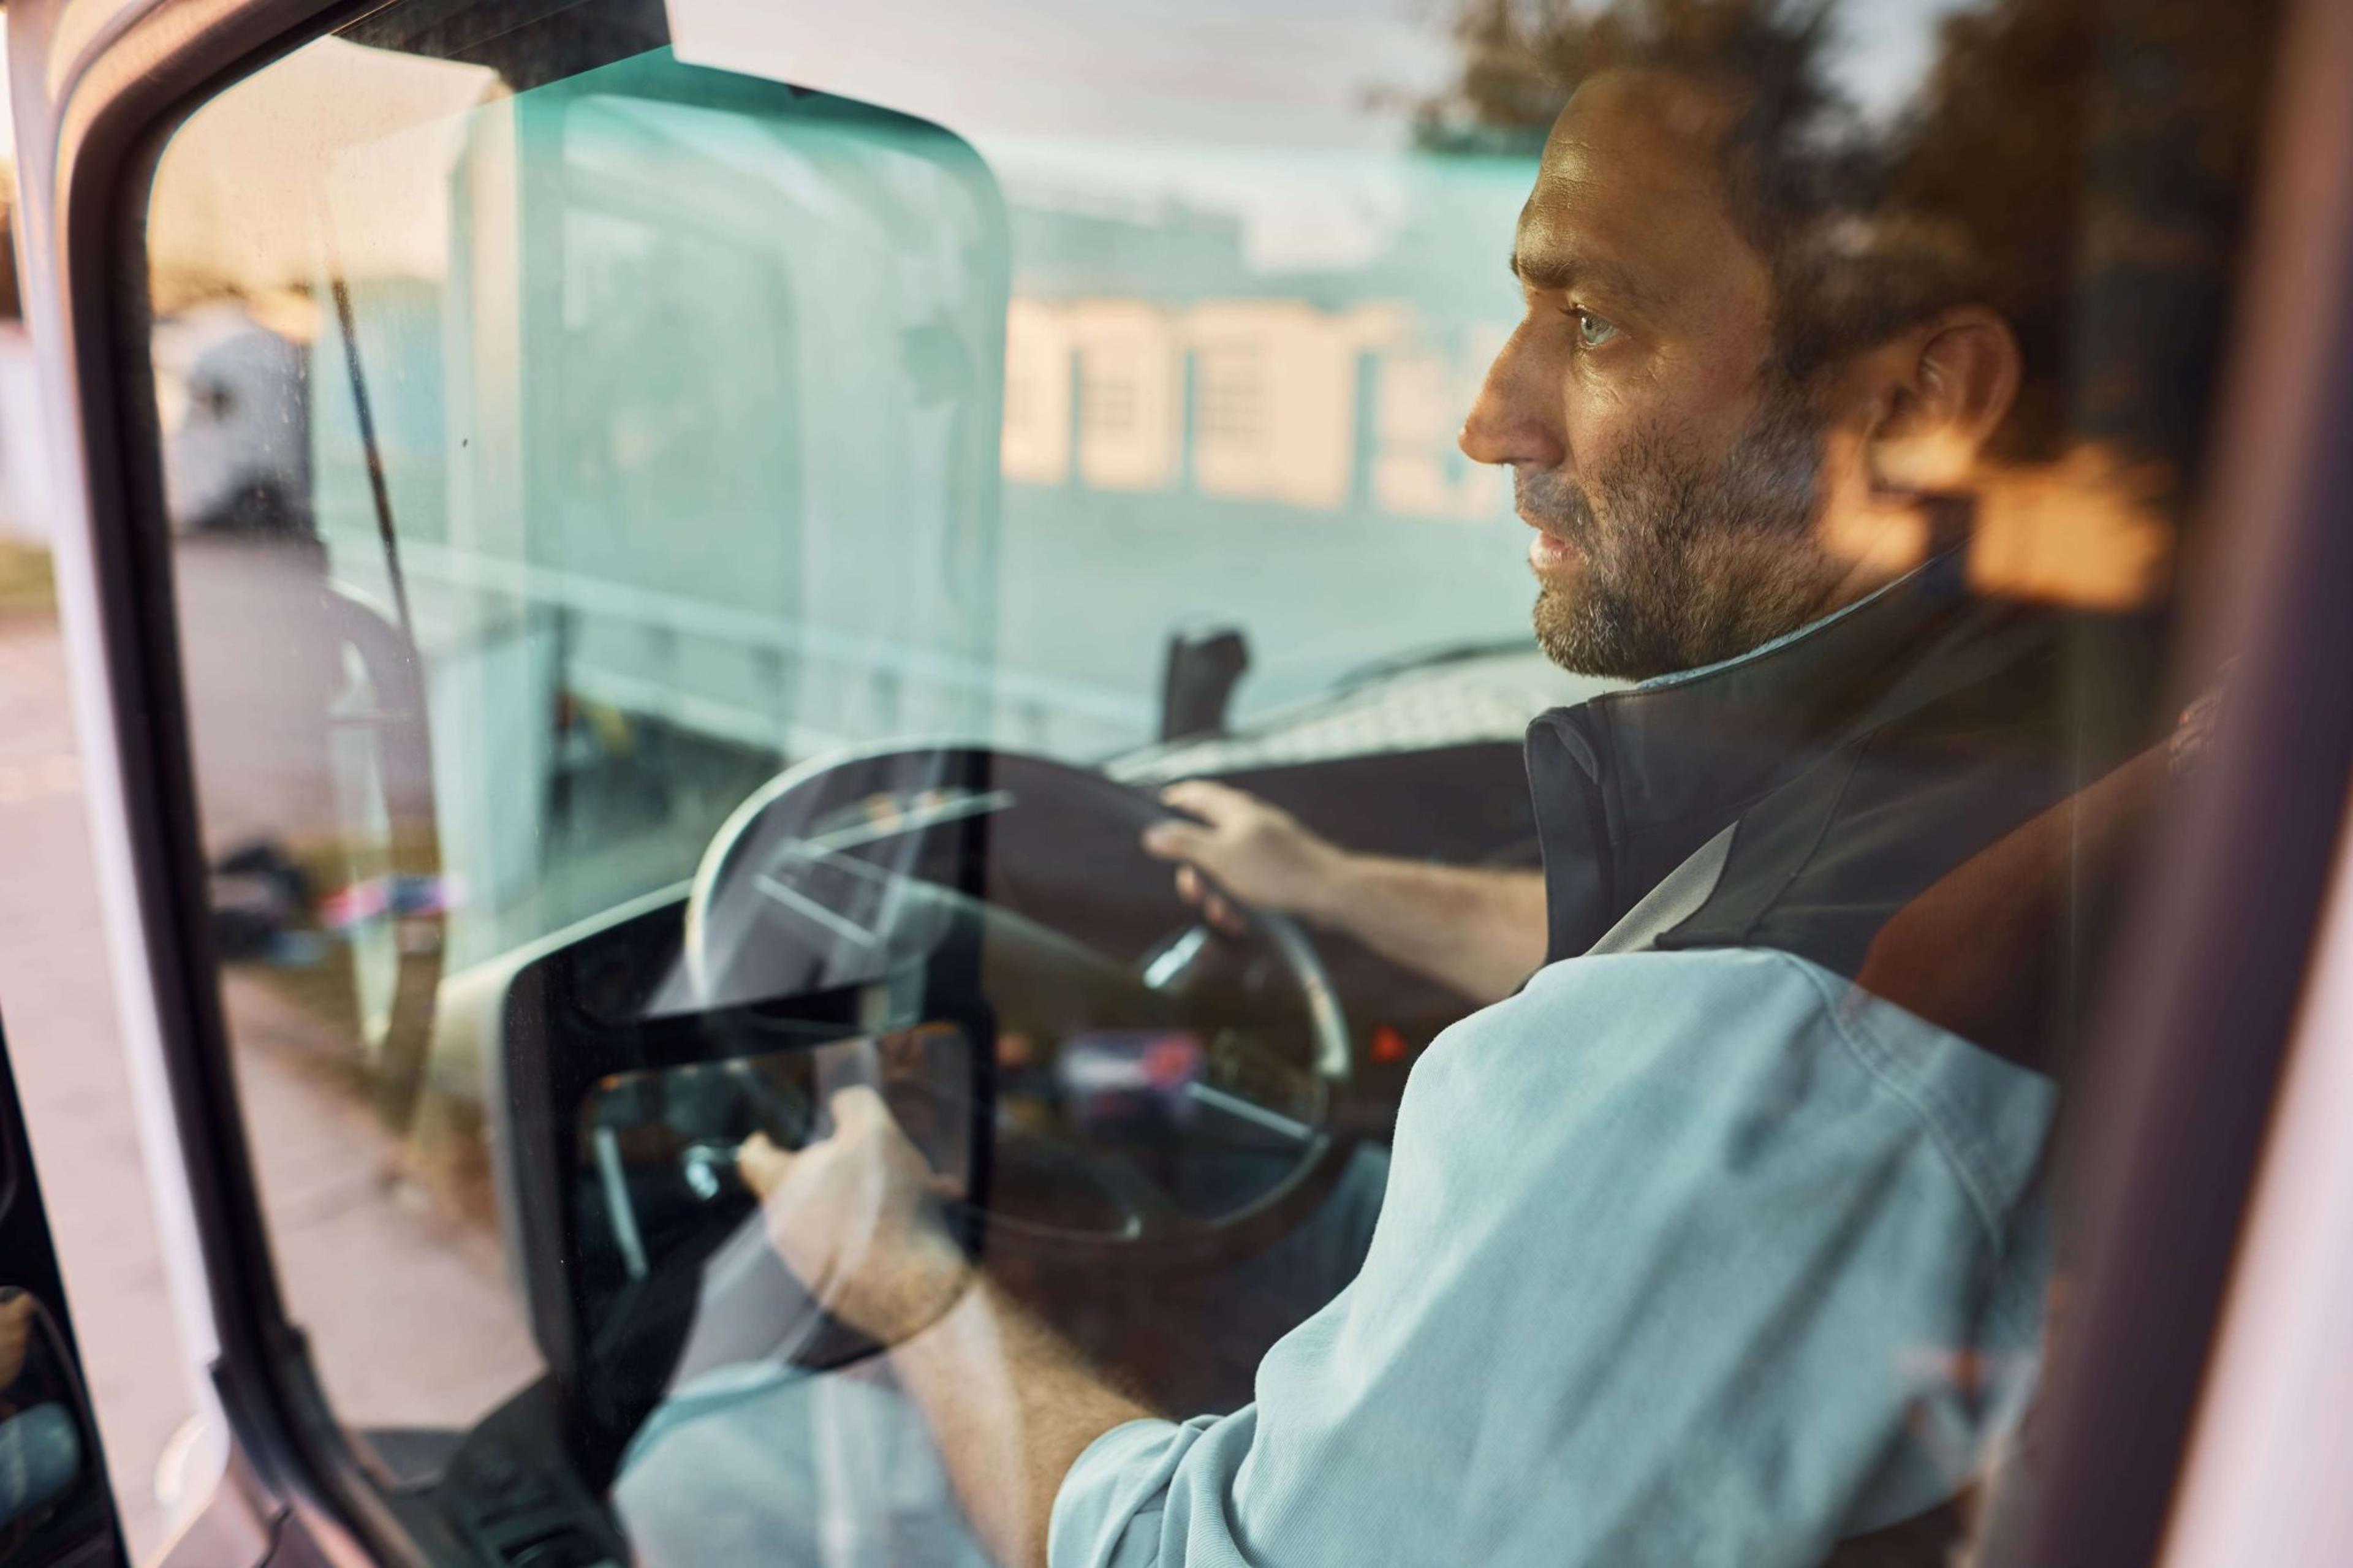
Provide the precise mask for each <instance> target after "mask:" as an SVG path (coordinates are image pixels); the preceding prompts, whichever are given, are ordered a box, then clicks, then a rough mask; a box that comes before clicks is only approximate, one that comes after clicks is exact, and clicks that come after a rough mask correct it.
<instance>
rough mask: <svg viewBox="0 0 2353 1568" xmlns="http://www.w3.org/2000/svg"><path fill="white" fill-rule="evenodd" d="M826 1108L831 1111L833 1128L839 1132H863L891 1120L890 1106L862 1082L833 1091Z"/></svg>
mask: <svg viewBox="0 0 2353 1568" xmlns="http://www.w3.org/2000/svg"><path fill="white" fill-rule="evenodd" d="M825 1103H826V1108H827V1109H828V1110H831V1111H832V1112H833V1129H834V1131H836V1132H837V1133H840V1132H863V1131H867V1130H869V1129H870V1128H873V1127H876V1126H879V1125H882V1124H885V1123H888V1122H889V1121H890V1120H891V1108H890V1107H889V1106H887V1105H885V1104H883V1103H882V1097H881V1095H879V1094H877V1093H875V1092H874V1090H873V1089H870V1088H868V1087H867V1086H866V1085H865V1084H862V1083H853V1084H851V1085H849V1087H848V1088H845V1089H835V1090H834V1091H833V1098H832V1099H830V1100H827V1101H826V1102H825Z"/></svg>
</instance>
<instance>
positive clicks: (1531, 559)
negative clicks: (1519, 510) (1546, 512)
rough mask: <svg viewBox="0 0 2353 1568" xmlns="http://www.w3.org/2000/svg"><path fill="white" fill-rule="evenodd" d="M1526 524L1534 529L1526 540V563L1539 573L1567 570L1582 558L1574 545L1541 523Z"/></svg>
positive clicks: (1548, 573)
mask: <svg viewBox="0 0 2353 1568" xmlns="http://www.w3.org/2000/svg"><path fill="white" fill-rule="evenodd" d="M1522 521H1525V519H1523V520H1522ZM1528 526H1529V527H1530V528H1533V529H1535V535H1536V536H1535V538H1534V539H1532V540H1530V541H1528V564H1529V565H1530V566H1531V567H1534V568H1535V570H1536V571H1537V572H1538V573H1539V574H1545V575H1550V574H1554V573H1557V572H1566V571H1569V570H1572V569H1573V568H1575V567H1576V566H1577V563H1579V562H1581V561H1582V560H1583V559H1584V555H1583V552H1580V551H1579V550H1578V549H1577V546H1576V545H1574V544H1571V543H1570V542H1568V541H1567V540H1566V539H1563V538H1562V537H1561V536H1560V535H1558V534H1556V533H1555V532H1553V531H1551V530H1550V529H1548V528H1546V527H1545V526H1544V525H1543V524H1542V523H1537V522H1531V523H1529V524H1528Z"/></svg>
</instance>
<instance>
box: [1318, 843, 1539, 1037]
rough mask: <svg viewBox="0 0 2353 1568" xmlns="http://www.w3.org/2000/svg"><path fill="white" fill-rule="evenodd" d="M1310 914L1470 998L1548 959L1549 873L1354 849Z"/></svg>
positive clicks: (1489, 996) (1500, 991) (1487, 996)
mask: <svg viewBox="0 0 2353 1568" xmlns="http://www.w3.org/2000/svg"><path fill="white" fill-rule="evenodd" d="M1344 867H1345V868H1344V870H1343V872H1342V874H1341V875H1340V876H1338V877H1336V878H1335V879H1332V882H1331V885H1330V888H1329V890H1328V892H1327V894H1326V895H1325V896H1324V897H1323V898H1321V899H1319V900H1317V905H1316V907H1315V908H1314V909H1312V910H1303V911H1302V912H1303V913H1304V914H1306V915H1307V916H1308V917H1309V918H1310V919H1311V920H1314V921H1317V922H1318V923H1320V924H1323V925H1328V926H1333V927H1335V928H1336V929H1338V930H1341V931H1346V932H1347V933H1348V934H1349V935H1351V936H1353V937H1355V938H1356V940H1357V941H1359V942H1363V943H1364V944H1365V945H1366V946H1367V947H1369V948H1371V949H1372V950H1373V951H1374V952H1377V953H1379V954H1381V955H1382V956H1383V957H1384V958H1388V959H1390V960H1392V961H1394V962H1396V963H1401V964H1403V965H1405V966H1406V967H1407V968H1409V969H1412V970H1415V971H1417V972H1419V973H1422V974H1426V975H1428V976H1430V978H1431V979H1433V980H1435V981H1437V982H1438V983H1439V984H1441V985H1445V986H1448V987H1451V989H1453V990H1455V991H1459V992H1461V994H1463V995H1465V996H1468V997H1470V998H1471V999H1472V1001H1474V1002H1481V1003H1485V1002H1498V1001H1501V1000H1502V999H1503V998H1504V997H1506V996H1508V995H1510V994H1512V992H1513V991H1514V989H1516V988H1517V987H1518V985H1519V984H1520V982H1522V981H1523V980H1525V979H1526V978H1527V977H1528V975H1529V974H1530V973H1533V972H1534V971H1535V968H1536V966H1537V965H1538V964H1540V963H1543V962H1544V953H1545V890H1544V877H1543V875H1542V874H1541V873H1539V872H1535V871H1486V870H1478V869H1473V868H1469V867H1461V866H1434V865H1431V864H1430V863H1429V862H1427V861H1422V860H1403V859H1396V858H1390V857H1388V856H1382V855H1351V856H1349V857H1347V858H1346V860H1345V862H1344Z"/></svg>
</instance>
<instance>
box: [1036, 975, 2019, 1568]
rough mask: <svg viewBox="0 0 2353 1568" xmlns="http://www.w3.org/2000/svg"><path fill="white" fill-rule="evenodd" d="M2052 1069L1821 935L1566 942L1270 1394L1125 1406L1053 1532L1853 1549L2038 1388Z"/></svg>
mask: <svg viewBox="0 0 2353 1568" xmlns="http://www.w3.org/2000/svg"><path fill="white" fill-rule="evenodd" d="M2053 1100H2054V1097H2053V1093H2052V1087H2051V1085H2050V1084H2049V1083H2048V1081H2047V1080H2045V1079H2041V1078H2039V1077H2037V1076H2035V1075H2033V1074H2031V1073H2029V1072H2026V1071H2024V1070H2022V1069H2021V1068H2016V1067H2014V1066H2011V1065H2010V1064H2008V1063H2005V1062H2003V1061H2001V1060H2000V1059H1999V1058H1994V1057H1992V1056H1990V1055H1989V1054H1987V1053H1985V1052H1982V1051H1979V1050H1978V1049H1977V1048H1976V1047H1972V1046H1969V1045H1968V1043H1966V1042H1964V1041H1962V1040H1959V1039H1957V1038H1956V1037H1953V1036H1950V1035H1947V1034H1945V1033H1944V1032H1942V1031H1940V1030H1938V1029H1936V1028H1935V1027H1934V1026H1930V1025H1928V1024H1926V1023H1924V1022H1922V1021H1921V1020H1919V1019H1917V1018H1915V1017H1913V1016H1911V1015H1909V1014H1906V1013H1904V1012H1903V1011H1901V1010H1900V1009H1898V1008H1895V1007H1894V1006H1892V1005H1889V1004H1886V1003H1884V1002H1881V1001H1877V1000H1876V999H1873V998H1870V997H1867V996H1863V995H1861V994H1857V993H1855V992H1853V991H1852V988H1851V987H1850V986H1848V985H1847V984H1846V983H1845V982H1844V981H1842V980H1841V979H1839V978H1838V977H1836V976H1834V975H1831V974H1830V973H1827V972H1825V971H1823V970H1820V969H1819V968H1818V967H1816V966H1814V965H1811V964H1809V963H1805V962H1804V961H1802V960H1799V959H1796V958H1793V957H1790V956H1788V955H1787V954H1782V953H1775V952H1756V951H1747V950H1738V951H1725V952H1676V953H1660V952H1642V953H1630V954H1625V955H1617V956H1609V957H1594V958H1580V959H1576V960H1571V961H1568V962H1567V963H1558V964H1555V965H1552V966H1551V967H1549V968H1547V969H1546V970H1545V971H1543V972H1542V973H1539V974H1538V975H1537V977H1536V978H1535V981H1533V982H1531V983H1530V984H1529V986H1528V987H1527V988H1526V989H1525V990H1524V991H1523V992H1522V993H1521V994H1519V995H1518V996H1516V997H1514V998H1513V999H1512V1000H1510V1001H1508V1002H1505V1003H1503V1004H1500V1005H1497V1006H1495V1007H1492V1008H1489V1009H1487V1010H1485V1011H1484V1012H1482V1013H1480V1014H1477V1015H1475V1016H1472V1017H1471V1018H1468V1019H1465V1020H1464V1021H1463V1022H1462V1023H1461V1024H1459V1025H1457V1026H1455V1027H1454V1028H1453V1029H1451V1030H1449V1031H1448V1032H1447V1034H1446V1035H1444V1036H1442V1037H1440V1040H1439V1041H1438V1042H1437V1043H1436V1044H1435V1045H1434V1046H1433V1047H1431V1049H1430V1052H1429V1053H1428V1054H1427V1055H1425V1057H1424V1058H1423V1059H1422V1061H1421V1062H1420V1063H1419V1065H1418V1066H1417V1067H1416V1068H1415V1071H1414V1075H1413V1078H1412V1079H1411V1081H1410V1083H1409V1086H1408V1089H1407V1092H1406V1096H1405V1100H1404V1103H1403V1105H1402V1106H1401V1108H1400V1111H1399V1116H1398V1129H1397V1136H1396V1142H1395V1147H1394V1151H1393V1164H1392V1167H1391V1173H1390V1180H1389V1188H1388V1200H1387V1203H1386V1205H1385V1206H1384V1208H1383V1211H1382V1214H1381V1217H1380V1221H1379V1225H1378V1226H1377V1229H1376V1231H1375V1234H1374V1237H1373V1243H1372V1248H1371V1252H1370V1254H1369V1255H1368V1257H1367V1258H1366V1264H1365V1267H1364V1269H1363V1272H1362V1273H1361V1274H1360V1275H1359V1276H1358V1278H1357V1279H1356V1281H1355V1282H1354V1283H1353V1284H1351V1285H1350V1286H1349V1287H1348V1289H1345V1290H1344V1291H1343V1292H1342V1293H1341V1294H1340V1295H1339V1296H1338V1297H1337V1298H1336V1299H1335V1300H1333V1301H1332V1302H1331V1303H1330V1304H1329V1305H1328V1306H1326V1307H1325V1308H1324V1310H1322V1311H1321V1312H1319V1313H1318V1314H1317V1315H1316V1316H1315V1317H1314V1318H1313V1319H1311V1320H1310V1321H1307V1322H1306V1323H1304V1324H1303V1325H1301V1327H1300V1328H1299V1329H1298V1330H1296V1331H1293V1333H1292V1334H1290V1335H1289V1336H1287V1337H1286V1338H1285V1339H1283V1340H1282V1342H1280V1343H1278V1344H1277V1345H1276V1346H1275V1347H1274V1348H1273V1349H1272V1350H1271V1352H1269V1353H1268V1355H1267V1357H1266V1358H1265V1360H1264V1362H1263V1363H1261V1367H1260V1369H1259V1374H1258V1382H1257V1388H1256V1394H1257V1397H1256V1399H1255V1401H1254V1402H1253V1404H1251V1405H1250V1406H1248V1407H1246V1408H1244V1409H1242V1410H1240V1411H1239V1412H1237V1413H1235V1414H1233V1415H1227V1416H1222V1417H1203V1418H1201V1419H1198V1420H1194V1421H1188V1422H1184V1423H1181V1424H1178V1423H1171V1422H1165V1421H1138V1422H1132V1423H1129V1424H1128V1425H1126V1426H1120V1427H1117V1428H1115V1429H1114V1430H1113V1431H1111V1432H1108V1433H1106V1434H1104V1435H1103V1436H1102V1437H1101V1438H1099V1439H1098V1440H1097V1441H1096V1442H1095V1443H1094V1444H1093V1445H1092V1446H1091V1447H1089V1448H1087V1449H1086V1451H1085V1452H1084V1453H1082V1455H1081V1456H1080V1457H1079V1458H1078V1460H1077V1462H1076V1463H1075V1464H1073V1465H1072V1467H1071V1471H1070V1473H1069V1475H1068V1476H1067V1477H1066V1478H1065V1479H1064V1481H1063V1484H1062V1487H1061V1489H1060V1495H1059V1496H1058V1498H1057V1500H1056V1503H1055V1507H1054V1514H1053V1519H1052V1521H1051V1531H1050V1553H1049V1555H1050V1563H1052V1565H1053V1568H1144V1565H1146V1564H1155V1565H1168V1568H1175V1565H1177V1564H1186V1565H1194V1568H1229V1565H1230V1568H1240V1565H1243V1564H1252V1565H1266V1568H1325V1565H1327V1564H1328V1565H1330V1568H1342V1565H1344V1564H1345V1565H1347V1568H1356V1565H1357V1564H1361V1563H1366V1562H1427V1563H1438V1562H1480V1563H1523V1562H1525V1563H1546V1564H1569V1565H1575V1568H1583V1565H1591V1568H1602V1565H1604V1564H1607V1565H1609V1568H1628V1565H1636V1568H1639V1565H1641V1564H1649V1563H1658V1564H1662V1565H1665V1564H1675V1565H1677V1568H1690V1565H1692V1564H1707V1563H1727V1564H1730V1563H1738V1564H1740V1565H1742V1568H1775V1565H1787V1568H1805V1565H1810V1564H1812V1563H1819V1562H1820V1559H1821V1557H1822V1556H1823V1555H1824V1554H1825V1553H1826V1552H1828V1551H1829V1550H1830V1549H1831V1547H1832V1546H1833V1545H1834V1544H1835V1542H1837V1541H1838V1540H1839V1539H1840V1538H1841V1537H1842V1536H1845V1535H1848V1534H1853V1533H1859V1532H1862V1531H1869V1530H1873V1529H1877V1528H1880V1527H1882V1526H1883V1525H1885V1524H1890V1523H1894V1522H1896V1521H1901V1520H1903V1519H1905V1518H1907V1517H1909V1516H1911V1515H1912V1514H1915V1513H1917V1512H1919V1511H1922V1510H1926V1509H1927V1508H1930V1507H1933V1506H1935V1505H1936V1503H1938V1502H1940V1501H1943V1500H1946V1499H1947V1498H1948V1497H1950V1496H1951V1495H1952V1494H1953V1493H1954V1492H1955V1491H1956V1490H1957V1489H1958V1488H1959V1487H1960V1486H1961V1485H1962V1484H1964V1483H1965V1481H1966V1480H1967V1479H1968V1473H1969V1472H1970V1470H1971V1469H1972V1468H1974V1466H1975V1463H1976V1461H1977V1458H1978V1454H1979V1452H1980V1451H1981V1449H1982V1446H1983V1444H1984V1443H1985V1442H1986V1441H1987V1439H1988V1438H1989V1436H1990V1435H1991V1434H1992V1432H1993V1430H1994V1429H1995V1428H1997V1427H1998V1426H2000V1424H2001V1423H2002V1422H2003V1421H2004V1420H2005V1419H2006V1418H2007V1416H2008V1415H2009V1414H2010V1412H2011V1411H2012V1410H2013V1409H2014V1408H2015V1406H2016V1405H2017V1404H2018V1403H2019V1401H2020V1400H2021V1398H2022V1392H2023V1390H2024V1389H2025V1387H2026V1386H2027V1385H2028V1383H2029V1380H2030V1377H2031V1370H2032V1351H2033V1347H2034V1345H2035V1344H2036V1342H2037V1341H2038V1339H2039V1325H2040V1311H2041V1302H2042V1289H2043V1282H2044V1279H2045V1276H2046V1273H2047V1243H2046V1241H2045V1230H2044V1226H2043V1225H2042V1219H2041V1215H2042V1201H2041V1198H2040V1196H2039V1194H2038V1193H2037V1190H2036V1188H2035V1186H2034V1178H2035V1173H2036V1172H2037V1170H2038V1169H2039V1165H2040V1158H2041V1152H2042V1141H2043V1138H2044V1136H2045V1134H2046V1133H2047V1131H2048V1128H2049V1124H2050V1120H2051V1114H2052V1108H2053ZM1965 1366H1966V1367H1968V1368H1969V1369H1971V1372H1970V1375H1968V1377H1961V1376H1958V1375H1957V1369H1959V1368H1962V1367H1965ZM1989 1370H1990V1373H1991V1376H1990V1377H1988V1376H1987V1375H1986V1373H1987V1372H1988V1371H1989Z"/></svg>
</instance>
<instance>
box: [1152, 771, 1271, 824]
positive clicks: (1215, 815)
mask: <svg viewBox="0 0 2353 1568" xmlns="http://www.w3.org/2000/svg"><path fill="white" fill-rule="evenodd" d="M1160 799H1161V802H1162V804H1164V805H1173V806H1175V807H1176V809H1177V810H1179V811H1189V812H1191V813H1192V814H1193V815H1194V816H1198V817H1203V818H1206V819H1207V820H1208V822H1209V824H1210V825H1211V826H1218V825H1219V824H1221V823H1223V822H1224V820H1225V819H1226V818H1227V817H1229V816H1233V815H1234V814H1235V813H1236V812H1238V811H1241V810H1245V809H1247V808H1248V807H1250V806H1251V805H1256V804H1257V802H1256V799H1255V797H1253V796H1251V795H1246V794H1244V793H1243V792H1242V791H1240V790H1238V789H1236V788H1234V787H1233V786H1232V785H1230V784H1211V783H1210V782H1209V781H1208V779H1181V780H1179V781H1178V782H1176V784H1170V785H1169V786H1168V787H1167V788H1166V789H1164V790H1162V791H1161V792H1160Z"/></svg>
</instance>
